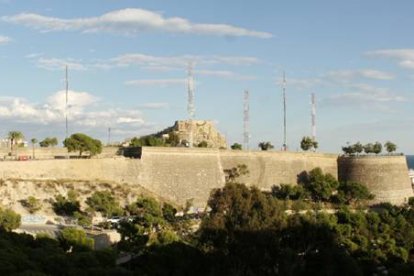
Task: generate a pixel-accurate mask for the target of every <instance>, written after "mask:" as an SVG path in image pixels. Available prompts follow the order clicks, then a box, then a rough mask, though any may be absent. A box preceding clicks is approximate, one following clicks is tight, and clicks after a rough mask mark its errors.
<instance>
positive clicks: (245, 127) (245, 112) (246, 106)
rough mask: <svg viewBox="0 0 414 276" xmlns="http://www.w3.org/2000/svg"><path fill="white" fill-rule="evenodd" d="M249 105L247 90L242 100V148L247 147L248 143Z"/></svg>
mask: <svg viewBox="0 0 414 276" xmlns="http://www.w3.org/2000/svg"><path fill="white" fill-rule="evenodd" d="M249 112H250V107H249V91H247V90H246V91H244V100H243V142H244V148H245V149H247V150H248V149H249V144H250V131H249V128H250V122H249V120H250V114H249Z"/></svg>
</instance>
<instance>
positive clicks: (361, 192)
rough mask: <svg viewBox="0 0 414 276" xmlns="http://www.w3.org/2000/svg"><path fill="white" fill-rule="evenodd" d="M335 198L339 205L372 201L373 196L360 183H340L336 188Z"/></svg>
mask: <svg viewBox="0 0 414 276" xmlns="http://www.w3.org/2000/svg"><path fill="white" fill-rule="evenodd" d="M337 198H338V199H339V200H340V201H341V203H346V204H350V203H352V202H358V201H363V200H371V199H374V195H373V194H371V193H370V192H369V190H368V188H367V187H366V186H365V185H362V184H360V183H357V182H341V183H340V184H339V187H338V196H337Z"/></svg>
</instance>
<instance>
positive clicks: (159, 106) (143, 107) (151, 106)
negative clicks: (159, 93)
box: [138, 103, 170, 109]
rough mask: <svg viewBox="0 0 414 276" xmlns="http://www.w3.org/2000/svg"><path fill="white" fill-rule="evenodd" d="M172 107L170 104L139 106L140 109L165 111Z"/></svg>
mask: <svg viewBox="0 0 414 276" xmlns="http://www.w3.org/2000/svg"><path fill="white" fill-rule="evenodd" d="M169 106H170V105H169V104H168V103H145V104H141V105H139V106H138V108H142V109H165V108H168V107H169Z"/></svg>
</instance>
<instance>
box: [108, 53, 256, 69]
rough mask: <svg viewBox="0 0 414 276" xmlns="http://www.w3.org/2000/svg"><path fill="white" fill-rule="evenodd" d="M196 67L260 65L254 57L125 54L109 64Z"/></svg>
mask: <svg viewBox="0 0 414 276" xmlns="http://www.w3.org/2000/svg"><path fill="white" fill-rule="evenodd" d="M190 62H191V63H193V64H195V66H198V65H216V64H225V65H234V66H239V65H246V66H249V65H254V64H258V63H260V60H259V59H257V58H255V57H246V56H196V55H182V56H151V55H146V54H139V53H134V54H125V55H121V56H118V57H115V58H113V59H112V60H111V62H110V63H112V64H114V65H117V66H131V65H136V66H145V67H156V68H158V67H161V68H186V67H187V66H188V64H189V63H190Z"/></svg>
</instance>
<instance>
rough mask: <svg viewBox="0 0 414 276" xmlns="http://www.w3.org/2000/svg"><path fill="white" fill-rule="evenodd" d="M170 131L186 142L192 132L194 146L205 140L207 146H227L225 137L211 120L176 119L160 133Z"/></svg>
mask: <svg viewBox="0 0 414 276" xmlns="http://www.w3.org/2000/svg"><path fill="white" fill-rule="evenodd" d="M171 132H172V133H174V134H176V135H177V136H178V138H179V140H180V141H187V142H188V141H190V140H191V139H190V135H191V133H192V134H193V144H194V145H195V146H196V145H198V144H200V143H201V142H203V141H205V142H207V146H208V147H209V148H217V149H218V148H226V147H227V143H226V139H225V138H224V136H223V135H221V134H220V133H219V132H218V131H217V129H216V128H215V126H214V124H213V122H212V121H205V120H203V121H201V120H193V121H190V120H187V121H176V122H175V124H174V126H172V127H170V128H167V129H166V130H164V131H162V132H161V134H166V135H168V134H169V133H171Z"/></svg>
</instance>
